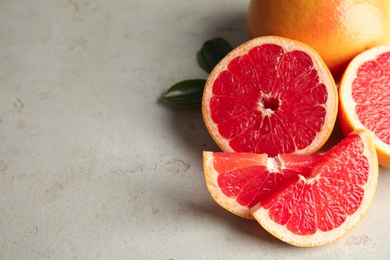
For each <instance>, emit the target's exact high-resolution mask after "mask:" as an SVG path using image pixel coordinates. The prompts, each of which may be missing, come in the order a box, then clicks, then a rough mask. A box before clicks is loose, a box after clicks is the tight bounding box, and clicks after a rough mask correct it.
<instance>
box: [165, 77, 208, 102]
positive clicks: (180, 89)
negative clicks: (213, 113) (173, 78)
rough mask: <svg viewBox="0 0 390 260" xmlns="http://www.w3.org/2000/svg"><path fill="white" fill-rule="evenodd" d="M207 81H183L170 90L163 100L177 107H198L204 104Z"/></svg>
mask: <svg viewBox="0 0 390 260" xmlns="http://www.w3.org/2000/svg"><path fill="white" fill-rule="evenodd" d="M205 84H206V80H205V79H188V80H183V81H180V82H178V83H176V84H175V85H173V86H172V87H170V88H169V89H168V91H167V92H165V94H164V95H163V97H162V99H163V100H164V101H165V102H167V103H169V104H171V105H175V106H180V107H196V106H200V105H201V104H202V95H203V89H204V86H205Z"/></svg>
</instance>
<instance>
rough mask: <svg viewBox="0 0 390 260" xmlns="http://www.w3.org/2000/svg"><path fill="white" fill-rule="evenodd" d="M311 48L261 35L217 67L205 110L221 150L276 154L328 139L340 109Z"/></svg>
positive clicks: (306, 149) (308, 150) (303, 150)
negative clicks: (261, 36)
mask: <svg viewBox="0 0 390 260" xmlns="http://www.w3.org/2000/svg"><path fill="white" fill-rule="evenodd" d="M307 48H308V47H301V46H300V45H299V44H298V43H295V42H291V41H289V40H285V39H282V38H277V37H268V38H267V37H263V38H258V39H255V40H253V41H251V42H249V43H247V44H244V45H243V46H241V47H239V48H237V49H236V50H235V51H233V52H231V53H230V54H229V55H228V56H227V57H225V59H224V60H222V63H220V64H219V65H218V66H217V67H216V69H214V71H213V72H212V74H211V75H210V77H209V79H208V81H207V83H206V89H205V93H204V97H203V114H204V119H205V123H206V126H208V129H209V132H210V133H211V135H212V136H213V138H214V140H216V142H217V143H218V144H219V145H220V147H221V148H222V150H224V151H230V152H231V151H235V152H254V153H266V154H268V155H269V156H271V157H273V156H276V155H277V154H280V153H294V152H297V153H311V152H314V151H315V150H317V149H319V148H320V147H321V145H322V144H323V143H324V142H325V141H326V140H327V138H328V137H329V135H330V132H331V130H332V129H333V125H334V121H335V118H336V114H337V97H336V87H335V85H334V82H333V78H332V77H331V75H330V74H329V72H328V71H327V69H326V68H325V65H323V64H321V62H322V61H318V60H315V58H316V57H317V58H318V59H320V58H319V57H318V55H317V54H313V53H310V52H309V51H308V49H307ZM321 65H323V66H321ZM324 129H325V131H323V130H324ZM320 132H321V134H319V133H320ZM319 140H321V142H322V143H321V144H317V143H318V142H319Z"/></svg>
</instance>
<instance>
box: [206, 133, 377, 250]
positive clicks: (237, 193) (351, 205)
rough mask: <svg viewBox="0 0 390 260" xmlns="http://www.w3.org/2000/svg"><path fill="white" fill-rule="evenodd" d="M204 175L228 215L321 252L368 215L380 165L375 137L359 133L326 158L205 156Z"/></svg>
mask: <svg viewBox="0 0 390 260" xmlns="http://www.w3.org/2000/svg"><path fill="white" fill-rule="evenodd" d="M204 172H205V179H206V184H207V187H208V189H209V191H210V193H211V195H212V197H213V198H214V200H215V201H216V202H217V203H218V204H220V205H221V206H222V207H224V208H225V209H227V210H229V211H230V212H232V213H234V214H237V215H239V216H242V217H245V218H249V219H251V218H253V217H254V218H255V219H256V220H257V221H258V222H259V223H260V224H261V225H262V226H263V227H264V228H265V229H266V230H267V231H269V232H270V233H271V234H273V235H274V236H276V237H277V238H279V239H281V240H283V241H285V242H287V243H290V244H292V245H296V246H319V245H324V244H327V243H330V242H333V241H335V240H337V239H339V238H340V237H342V236H343V235H345V234H346V233H348V232H349V231H350V230H351V229H352V228H353V227H354V226H355V225H356V224H357V223H358V222H359V221H360V220H361V219H362V218H363V216H364V215H365V214H366V213H367V211H368V209H369V207H370V204H371V202H372V200H373V198H374V194H375V191H376V185H377V181H378V160H377V155H376V150H375V146H374V143H373V141H372V139H371V137H370V134H369V133H368V131H366V130H359V131H355V132H353V133H351V134H350V135H348V136H347V137H346V138H345V139H343V140H342V141H341V142H340V143H338V144H337V145H336V146H334V147H333V148H331V149H330V150H329V151H327V152H326V153H324V154H312V155H300V154H285V155H283V154H282V155H278V156H277V157H269V156H267V155H265V154H253V153H213V152H204Z"/></svg>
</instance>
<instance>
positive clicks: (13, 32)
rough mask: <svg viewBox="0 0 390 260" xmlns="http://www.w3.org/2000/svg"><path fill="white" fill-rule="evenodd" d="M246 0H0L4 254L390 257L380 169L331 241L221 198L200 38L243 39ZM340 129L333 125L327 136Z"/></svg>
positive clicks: (388, 212) (384, 177)
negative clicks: (287, 236)
mask: <svg viewBox="0 0 390 260" xmlns="http://www.w3.org/2000/svg"><path fill="white" fill-rule="evenodd" d="M248 3H249V1H248V0H247V1H238V0H212V1H206V0H193V1H174V0H164V1H163V0H153V1H151V0H143V1H134V0H110V1H103V0H96V1H93V0H52V1H50V0H35V1H26V0H1V1H0V234H1V235H0V259H164V260H168V259H300V260H303V259H314V258H318V259H390V235H389V231H390V224H389V223H390V221H389V219H390V207H389V202H390V171H389V170H386V169H383V168H381V169H380V176H379V185H378V189H377V194H376V197H375V200H374V202H373V204H372V207H371V210H370V211H369V213H368V214H367V216H366V217H365V218H364V219H363V220H362V221H361V223H360V224H359V225H358V226H357V227H356V228H355V229H353V230H352V231H351V232H350V233H349V234H347V235H346V236H345V237H344V238H342V239H341V240H339V241H337V242H335V243H332V244H330V245H327V246H323V247H318V248H297V247H293V246H290V245H287V244H285V243H283V242H280V241H279V240H277V239H275V238H273V237H272V236H271V235H269V234H268V233H267V232H266V231H264V230H263V229H262V228H261V227H260V226H259V225H258V224H257V223H256V222H255V221H248V220H243V219H241V218H239V217H236V216H234V215H232V214H230V213H229V212H227V211H225V210H224V209H222V208H220V207H219V206H218V205H217V204H216V203H215V202H214V201H213V200H212V198H211V196H210V194H209V193H208V191H207V188H206V185H205V182H204V177H203V169H202V151H203V150H210V151H218V150H219V149H218V147H217V146H216V145H215V144H214V142H213V140H212V139H211V137H210V136H209V134H208V132H207V130H206V128H205V126H204V124H203V120H202V117H201V113H200V109H196V108H195V109H188V110H182V109H176V108H171V107H169V106H167V105H165V104H163V103H162V102H161V101H160V96H161V94H162V93H163V92H164V91H165V90H166V89H167V88H168V87H169V86H171V85H172V84H174V83H176V82H178V81H180V80H184V79H190V78H206V77H207V74H206V73H205V72H203V71H202V70H201V69H200V68H199V67H198V65H197V63H196V58H195V56H196V52H197V51H198V49H199V48H200V46H201V45H202V43H203V42H204V41H205V40H208V39H210V38H213V37H217V36H222V37H225V38H226V39H227V40H229V41H230V42H231V43H232V45H234V46H237V45H238V44H240V43H242V42H244V41H246V40H247V35H246V13H247V6H248ZM338 138H340V133H339V132H338V131H337V129H336V131H335V133H334V135H333V136H332V139H331V140H330V143H329V144H330V145H331V144H332V142H336V141H337V139H338Z"/></svg>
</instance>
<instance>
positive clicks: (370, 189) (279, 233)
mask: <svg viewBox="0 0 390 260" xmlns="http://www.w3.org/2000/svg"><path fill="white" fill-rule="evenodd" d="M351 135H359V136H360V138H361V140H362V141H363V143H364V147H365V148H364V153H363V154H364V155H365V156H366V158H367V159H368V160H369V168H368V172H369V173H368V179H367V181H366V183H365V184H363V185H362V187H364V198H363V199H362V201H361V204H360V206H359V209H358V210H357V211H355V212H354V213H353V214H352V215H349V217H348V219H346V220H345V221H344V222H343V223H342V224H341V225H340V226H339V227H337V228H334V229H332V230H329V231H326V232H324V231H319V230H317V232H316V233H314V234H312V235H304V236H302V235H296V234H293V233H291V232H288V231H286V227H285V226H282V225H280V224H276V223H275V222H274V221H273V220H271V219H270V217H269V216H268V211H267V210H265V209H264V208H263V207H262V206H261V205H259V204H258V205H256V206H255V207H253V208H251V212H252V214H253V216H254V217H255V219H256V220H257V221H258V222H259V223H260V225H261V226H262V227H263V228H264V229H265V230H267V231H268V232H269V233H271V234H272V235H273V236H275V237H277V238H279V239H280V240H282V241H284V242H286V243H289V244H291V245H294V246H298V247H315V246H323V245H326V244H329V243H332V242H334V241H336V240H338V239H340V238H342V237H343V236H345V235H346V234H347V233H349V232H350V231H351V230H352V229H353V228H354V227H355V226H356V225H357V224H358V223H359V222H360V221H361V220H362V219H363V218H364V217H365V216H366V214H367V212H368V211H369V209H370V207H371V204H372V201H373V199H374V197H375V193H376V188H377V184H378V174H379V169H378V161H377V154H376V150H375V146H374V143H373V140H372V138H371V135H370V134H369V133H368V131H367V130H356V131H354V132H352V133H351ZM320 168H321V166H320ZM352 168H353V167H352ZM315 170H316V169H314V171H315ZM317 170H318V168H317ZM322 170H323V169H322ZM352 170H353V169H352ZM355 170H356V169H355ZM325 171H326V166H325ZM320 175H321V173H320ZM302 179H304V178H302V176H301V177H300V179H298V181H300V180H302ZM298 181H297V182H298ZM260 204H262V203H260Z"/></svg>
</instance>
